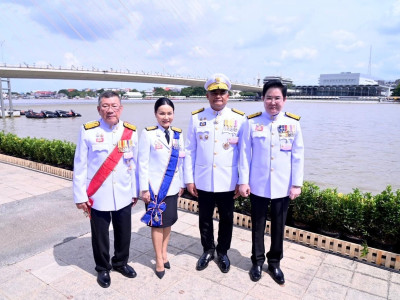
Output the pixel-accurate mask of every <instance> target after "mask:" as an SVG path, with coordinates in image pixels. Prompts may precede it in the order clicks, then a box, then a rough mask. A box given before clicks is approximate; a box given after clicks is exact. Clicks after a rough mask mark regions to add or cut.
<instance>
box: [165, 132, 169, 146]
mask: <svg viewBox="0 0 400 300" xmlns="http://www.w3.org/2000/svg"><path fill="white" fill-rule="evenodd" d="M165 139H166V140H167V143H168V144H169V131H168V129H165Z"/></svg>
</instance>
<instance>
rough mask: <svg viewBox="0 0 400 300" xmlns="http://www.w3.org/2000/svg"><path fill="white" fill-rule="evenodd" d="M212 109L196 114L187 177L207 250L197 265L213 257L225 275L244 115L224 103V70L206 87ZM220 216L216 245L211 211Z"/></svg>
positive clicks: (199, 267) (189, 140) (188, 149)
mask: <svg viewBox="0 0 400 300" xmlns="http://www.w3.org/2000/svg"><path fill="white" fill-rule="evenodd" d="M204 88H205V89H206V91H207V99H208V101H209V103H210V107H207V108H202V109H199V110H197V111H194V112H192V117H191V119H190V123H189V127H188V134H187V140H186V157H185V162H184V178H185V184H186V187H187V189H188V191H189V192H190V193H191V194H192V195H194V196H195V197H198V203H199V229H200V235H201V244H202V246H203V251H204V253H203V254H202V255H201V257H200V259H199V260H198V262H197V265H196V269H197V270H199V271H200V270H203V269H205V268H206V267H207V266H208V263H209V262H210V261H211V260H213V259H214V252H215V250H217V264H218V267H219V268H220V270H221V272H223V273H227V272H228V271H229V269H230V261H229V258H228V255H227V251H228V250H229V248H230V245H231V240H232V229H233V207H234V196H235V195H237V196H238V195H239V194H238V186H237V181H238V175H239V173H238V163H239V140H240V138H241V135H242V124H243V123H244V121H245V117H244V113H243V112H241V111H238V110H236V109H233V108H232V109H231V108H228V107H227V106H226V104H227V102H228V99H229V90H230V88H231V83H230V81H229V79H228V78H227V77H226V76H225V75H224V74H214V75H213V76H211V77H210V78H209V79H208V80H207V82H206V83H205V85H204ZM215 205H217V207H218V213H219V217H220V221H219V230H218V244H217V246H215V243H214V232H213V231H214V229H213V219H212V216H213V212H214V208H215Z"/></svg>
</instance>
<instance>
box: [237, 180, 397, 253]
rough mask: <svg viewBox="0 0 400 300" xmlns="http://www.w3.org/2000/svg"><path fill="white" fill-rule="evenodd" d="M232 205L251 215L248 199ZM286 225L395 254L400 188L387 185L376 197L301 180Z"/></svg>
mask: <svg viewBox="0 0 400 300" xmlns="http://www.w3.org/2000/svg"><path fill="white" fill-rule="evenodd" d="M235 208H236V209H237V210H238V211H240V212H241V213H244V214H247V215H250V200H249V199H248V198H242V197H239V198H238V199H237V200H236V203H235ZM287 224H288V225H291V226H294V227H301V228H304V229H306V230H308V231H313V232H320V233H322V234H325V235H332V236H335V237H340V238H341V239H344V240H349V241H351V242H358V243H360V244H368V245H370V246H373V247H377V248H380V249H385V250H389V251H395V252H397V253H398V252H399V251H400V190H397V191H393V190H392V187H391V186H390V185H389V186H387V187H386V189H385V190H384V191H382V192H381V193H380V194H377V195H375V196H373V195H371V193H362V192H361V191H360V190H359V189H353V192H351V193H348V194H342V193H338V192H337V190H336V189H325V190H321V189H320V188H319V187H318V186H317V185H315V184H314V183H311V182H304V185H303V188H302V193H301V195H300V196H299V197H298V198H297V199H296V200H294V201H290V206H289V211H288V221H287Z"/></svg>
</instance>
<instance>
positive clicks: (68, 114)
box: [56, 109, 82, 118]
mask: <svg viewBox="0 0 400 300" xmlns="http://www.w3.org/2000/svg"><path fill="white" fill-rule="evenodd" d="M56 114H57V116H58V117H59V118H71V117H81V116H82V115H81V114H79V113H76V112H75V111H74V110H72V109H71V110H70V111H65V110H59V109H58V110H56Z"/></svg>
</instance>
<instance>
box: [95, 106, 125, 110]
mask: <svg viewBox="0 0 400 300" xmlns="http://www.w3.org/2000/svg"><path fill="white" fill-rule="evenodd" d="M120 107H121V105H102V106H100V108H101V109H102V110H104V111H108V110H109V109H110V108H111V109H112V110H113V111H118V110H119V109H120Z"/></svg>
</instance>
